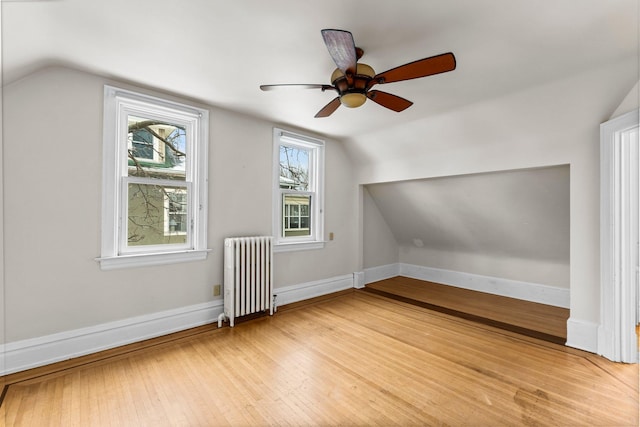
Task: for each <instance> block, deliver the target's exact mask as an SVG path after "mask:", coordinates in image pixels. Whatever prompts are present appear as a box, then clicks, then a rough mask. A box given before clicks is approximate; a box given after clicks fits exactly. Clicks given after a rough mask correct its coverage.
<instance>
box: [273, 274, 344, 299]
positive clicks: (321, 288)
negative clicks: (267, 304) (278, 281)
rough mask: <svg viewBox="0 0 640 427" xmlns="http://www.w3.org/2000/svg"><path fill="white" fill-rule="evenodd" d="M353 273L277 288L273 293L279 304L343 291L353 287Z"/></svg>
mask: <svg viewBox="0 0 640 427" xmlns="http://www.w3.org/2000/svg"><path fill="white" fill-rule="evenodd" d="M353 284H354V282H353V274H346V275H344V276H337V277H332V278H329V279H323V280H317V281H314V282H307V283H300V284H298V285H292V286H283V287H281V288H275V289H274V290H273V293H274V294H275V295H277V298H276V303H277V305H285V304H291V303H294V302H298V301H304V300H307V299H310V298H315V297H319V296H321V295H327V294H331V293H333V292H338V291H343V290H345V289H351V288H353Z"/></svg>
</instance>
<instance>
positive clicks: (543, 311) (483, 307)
mask: <svg viewBox="0 0 640 427" xmlns="http://www.w3.org/2000/svg"><path fill="white" fill-rule="evenodd" d="M366 289H367V290H370V291H373V292H377V293H381V294H383V295H384V296H388V297H393V296H397V297H398V298H400V299H403V298H404V299H405V302H410V301H413V302H416V303H423V306H425V307H427V308H431V309H435V310H438V309H440V310H441V311H443V312H447V313H449V314H454V315H457V316H459V317H465V318H467V319H469V320H476V321H481V322H484V323H487V324H491V325H493V326H496V327H500V328H503V329H505V328H508V329H510V330H514V331H516V332H519V333H523V334H529V335H532V336H536V337H537V338H541V339H546V340H548V341H552V342H556V343H562V344H563V343H564V342H565V341H566V338H567V320H568V319H569V310H568V309H565V308H561V307H553V306H549V305H545V304H538V303H534V302H529V301H523V300H518V299H515V298H507V297H503V296H499V295H491V294H487V293H483V292H477V291H471V290H467V289H461V288H456V287H453V286H447V285H442V284H438V283H433V282H426V281H423V280H417V279H412V278H409V277H402V276H398V277H393V278H390V279H386V280H381V281H379V282H374V283H370V284H368V285H367V287H366Z"/></svg>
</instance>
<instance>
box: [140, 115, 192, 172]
mask: <svg viewBox="0 0 640 427" xmlns="http://www.w3.org/2000/svg"><path fill="white" fill-rule="evenodd" d="M128 124H129V128H128V130H129V136H128V139H129V151H128V165H129V176H144V177H147V178H158V179H174V180H180V181H184V180H185V158H186V148H185V147H186V130H185V128H184V126H179V125H177V124H171V123H167V122H164V121H161V120H153V119H148V118H144V117H138V116H132V115H129V116H128Z"/></svg>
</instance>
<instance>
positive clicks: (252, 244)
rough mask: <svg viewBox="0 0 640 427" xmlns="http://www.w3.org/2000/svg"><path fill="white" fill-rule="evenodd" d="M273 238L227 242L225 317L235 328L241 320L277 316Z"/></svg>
mask: <svg viewBox="0 0 640 427" xmlns="http://www.w3.org/2000/svg"><path fill="white" fill-rule="evenodd" d="M271 240H272V238H271V236H257V237H228V238H226V239H224V313H221V314H220V316H219V317H218V327H221V326H222V320H223V319H224V318H226V319H228V320H229V325H230V326H232V327H233V325H234V323H235V319H236V318H237V317H241V316H245V315H247V314H253V313H259V312H266V311H267V310H269V314H270V315H273V304H274V302H273V270H272V268H271V264H272V259H273V249H272V242H271Z"/></svg>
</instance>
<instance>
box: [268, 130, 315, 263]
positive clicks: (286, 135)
mask: <svg viewBox="0 0 640 427" xmlns="http://www.w3.org/2000/svg"><path fill="white" fill-rule="evenodd" d="M281 145H287V146H292V147H298V148H304V149H306V150H309V151H310V156H309V169H310V170H309V188H308V190H307V191H292V190H289V189H281V188H280V146H281ZM324 147H325V143H324V141H323V140H321V139H317V138H312V137H309V136H306V135H301V134H297V133H293V132H289V131H286V130H283V129H279V128H274V129H273V184H272V187H273V202H272V205H273V215H272V217H273V235H274V245H273V251H274V252H284V251H297V250H308V249H322V248H324V243H325V242H324ZM285 193H293V194H300V195H311V208H310V211H309V214H310V215H311V221H310V223H309V225H310V227H311V233H310V235H309V236H292V237H284V236H283V224H284V218H283V215H284V214H283V206H282V204H283V195H284V194H285Z"/></svg>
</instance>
